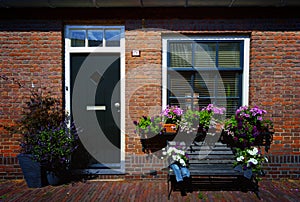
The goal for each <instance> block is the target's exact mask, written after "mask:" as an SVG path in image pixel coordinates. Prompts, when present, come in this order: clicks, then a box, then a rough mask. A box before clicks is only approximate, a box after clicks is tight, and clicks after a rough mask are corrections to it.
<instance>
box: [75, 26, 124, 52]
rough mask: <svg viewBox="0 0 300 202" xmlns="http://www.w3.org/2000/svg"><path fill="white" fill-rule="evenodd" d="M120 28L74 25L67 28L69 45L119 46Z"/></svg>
mask: <svg viewBox="0 0 300 202" xmlns="http://www.w3.org/2000/svg"><path fill="white" fill-rule="evenodd" d="M121 34H122V30H121V28H109V27H107V28H93V27H88V28H84V27H74V28H71V29H69V38H70V40H71V45H70V46H71V47H120V41H121Z"/></svg>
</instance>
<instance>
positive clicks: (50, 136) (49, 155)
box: [23, 118, 78, 185]
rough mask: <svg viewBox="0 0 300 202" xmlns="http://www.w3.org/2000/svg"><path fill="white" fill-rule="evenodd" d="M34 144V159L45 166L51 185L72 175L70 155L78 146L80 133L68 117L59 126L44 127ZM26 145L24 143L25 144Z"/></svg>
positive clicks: (61, 181) (38, 133)
mask: <svg viewBox="0 0 300 202" xmlns="http://www.w3.org/2000/svg"><path fill="white" fill-rule="evenodd" d="M34 141H36V143H37V144H33V145H32V156H33V159H34V160H35V161H37V162H39V163H41V165H42V166H44V167H45V169H46V172H47V179H48V182H49V184H50V185H57V184H60V183H63V182H65V180H66V179H68V178H67V177H68V176H69V175H70V157H71V155H72V153H73V152H74V151H75V150H76V149H77V147H78V144H77V143H78V142H77V141H78V134H77V130H76V128H75V127H74V125H73V124H71V126H69V121H68V119H67V118H66V120H65V121H64V122H61V123H60V125H59V126H49V127H46V128H42V129H41V130H40V131H39V132H37V134H36V135H35V139H34ZM23 145H24V144H23Z"/></svg>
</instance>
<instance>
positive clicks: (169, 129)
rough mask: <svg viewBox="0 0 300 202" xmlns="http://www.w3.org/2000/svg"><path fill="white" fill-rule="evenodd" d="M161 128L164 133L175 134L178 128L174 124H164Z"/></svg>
mask: <svg viewBox="0 0 300 202" xmlns="http://www.w3.org/2000/svg"><path fill="white" fill-rule="evenodd" d="M163 127H164V131H165V132H166V133H177V129H178V126H177V125H176V124H172V123H168V124H167V123H165V124H163Z"/></svg>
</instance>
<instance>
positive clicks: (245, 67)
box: [162, 35, 250, 108]
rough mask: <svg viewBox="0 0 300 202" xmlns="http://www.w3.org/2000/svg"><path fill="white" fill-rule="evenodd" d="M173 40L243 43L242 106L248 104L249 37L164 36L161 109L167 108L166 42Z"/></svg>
mask: <svg viewBox="0 0 300 202" xmlns="http://www.w3.org/2000/svg"><path fill="white" fill-rule="evenodd" d="M173 40H177V41H178V40H190V41H192V40H201V41H214V40H215V41H227V40H228V41H229V40H230V41H234V40H239V41H241V40H242V41H243V42H244V50H243V52H244V58H243V61H244V64H243V77H242V106H245V105H248V104H249V63H250V37H248V36H185V35H165V36H163V37H162V108H165V107H166V106H167V89H168V83H167V79H168V78H167V67H168V66H167V63H168V42H169V41H173Z"/></svg>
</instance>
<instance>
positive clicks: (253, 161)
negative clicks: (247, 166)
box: [248, 158, 258, 165]
mask: <svg viewBox="0 0 300 202" xmlns="http://www.w3.org/2000/svg"><path fill="white" fill-rule="evenodd" d="M250 162H251V163H252V164H254V165H256V164H257V163H258V161H257V160H256V159H255V158H250V159H249V160H248V163H250Z"/></svg>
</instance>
